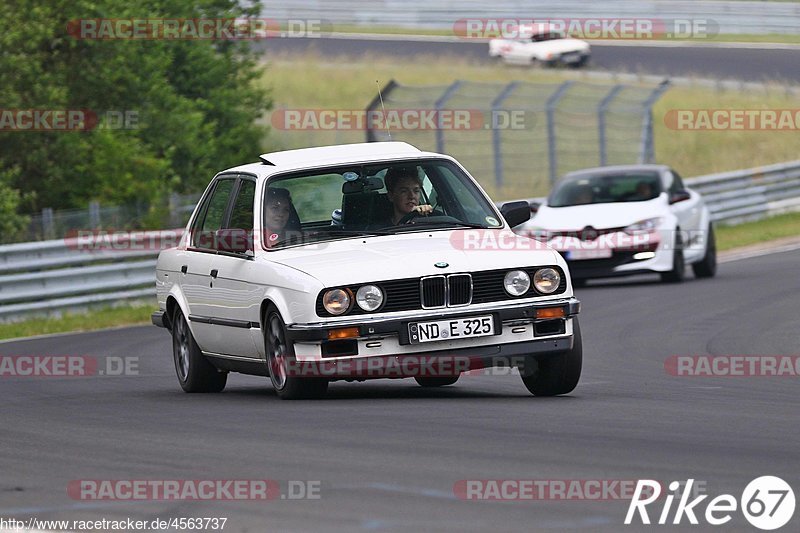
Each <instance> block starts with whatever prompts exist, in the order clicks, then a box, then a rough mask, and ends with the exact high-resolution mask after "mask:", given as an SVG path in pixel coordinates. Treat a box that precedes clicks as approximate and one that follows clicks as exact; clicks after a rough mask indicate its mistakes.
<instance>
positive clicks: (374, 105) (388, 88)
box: [309, 80, 397, 146]
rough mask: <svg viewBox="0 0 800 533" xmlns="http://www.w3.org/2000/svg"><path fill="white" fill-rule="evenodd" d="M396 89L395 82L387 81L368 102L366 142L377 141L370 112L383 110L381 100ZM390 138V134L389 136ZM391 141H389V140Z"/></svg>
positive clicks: (310, 144)
mask: <svg viewBox="0 0 800 533" xmlns="http://www.w3.org/2000/svg"><path fill="white" fill-rule="evenodd" d="M396 87H397V82H396V81H394V80H389V83H387V84H386V85H385V86H384V87H383V89H381V88H380V86H379V87H378V94H376V95H375V98H373V99H372V101H370V103H369V105H368V106H367V127H366V130H367V142H368V143H374V142H377V141H378V137H377V136H376V135H375V133H374V132H373V130H372V121H371V120H370V115H371V111H374V110H377V109H383V100H385V99H386V98H388V97H389V93H391V92H392V91H393V90H394V89H395V88H396ZM384 121H385V120H384ZM389 137H390V138H391V134H390V135H389ZM390 140H391V139H390ZM309 146H313V143H309Z"/></svg>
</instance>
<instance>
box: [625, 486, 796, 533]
mask: <svg viewBox="0 0 800 533" xmlns="http://www.w3.org/2000/svg"><path fill="white" fill-rule="evenodd" d="M693 484H694V479H689V480H687V481H686V483H685V484H683V483H680V482H678V481H673V482H672V483H670V484H669V491H670V493H668V494H666V497H664V499H663V502H664V503H663V506H662V507H661V512H660V513H659V514H658V518H657V519H656V517H655V516H654V517H653V519H654V520H657V521H656V522H655V523H657V524H660V525H664V524H668V523H671V524H673V525H678V524H680V523H681V521H682V520H683V519H684V517H685V518H686V520H687V521H688V522H689V523H690V524H693V525H697V524H699V523H700V522H699V521H698V516H699V517H700V518H703V519H705V522H706V523H707V524H710V525H712V526H721V525H724V524H727V523H728V522H730V521H731V520H732V519H733V515H734V513H736V512H737V510H741V512H742V514H743V515H744V517H745V518H746V519H747V521H748V522H750V524H751V525H752V526H754V527H756V528H758V529H761V530H765V531H771V530H774V529H778V528H780V527H783V526H784V525H786V524H787V523H788V522H789V520H791V519H792V515H794V508H795V498H794V491H793V490H792V487H790V486H789V484H788V483H786V482H785V481H784V480H782V479H781V478H779V477H775V476H761V477H759V478H756V479H754V480H753V481H751V482H750V483H748V485H747V486H746V487H745V488H744V491H742V496H741V498H740V499H739V500H737V499H736V497H735V496H733V495H731V494H720V495H719V496H716V497H715V498H713V499H711V500H709V501H708V502H706V503H705V511H704V512H702V511H701V509H702V505H701V504H702V503H704V500H705V499H706V498H708V495H707V494H702V495H699V496H696V497H695V498H694V499H692V500H691V501H690V500H689V498H690V496H692V495H693V494H692V486H693ZM682 486H685V487H686V488H685V489H683V490H681V487H682ZM661 489H662V485H661V483H659V482H658V481H654V480H649V479H640V480H639V481H638V482H637V484H636V489H635V490H634V493H633V499H632V500H631V504H630V506H629V507H628V514H627V515H626V516H625V525H630V524H632V523H635V522H637V517H638V520H640V521H641V523H642V524H650V523H652V522H651V518H650V515H649V514H648V509H647V507H648V505H651V504H653V503H654V502H656V501H657V500H659V499H660V498H661V497H662V496H663V495H662V494H661V492H662V490H661ZM676 497H677V498H678V504H677V506H676V507H675V511H674V514H673V511H672V504H673V501H674V500H675V499H676ZM657 506H658V505H654V506H653V507H657ZM650 511H658V509H657V508H656V509H653V508H651V509H650ZM670 515H672V520H671V521H670Z"/></svg>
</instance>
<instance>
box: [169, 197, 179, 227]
mask: <svg viewBox="0 0 800 533" xmlns="http://www.w3.org/2000/svg"><path fill="white" fill-rule="evenodd" d="M180 208H181V197H180V196H179V195H178V193H176V192H171V193H169V221H168V222H169V227H170V228H177V227H179V226H180V225H181V213H180Z"/></svg>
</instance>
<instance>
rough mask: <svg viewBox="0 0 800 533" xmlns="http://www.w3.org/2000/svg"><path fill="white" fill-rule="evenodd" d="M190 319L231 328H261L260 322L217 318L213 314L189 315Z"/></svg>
mask: <svg viewBox="0 0 800 533" xmlns="http://www.w3.org/2000/svg"><path fill="white" fill-rule="evenodd" d="M189 320H191V321H192V322H199V323H200V324H211V325H214V326H227V327H229V328H241V329H251V328H260V327H261V324H259V323H258V322H248V321H246V320H234V319H231V318H217V317H211V316H199V315H189Z"/></svg>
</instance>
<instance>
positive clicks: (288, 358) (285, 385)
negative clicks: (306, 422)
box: [264, 307, 328, 400]
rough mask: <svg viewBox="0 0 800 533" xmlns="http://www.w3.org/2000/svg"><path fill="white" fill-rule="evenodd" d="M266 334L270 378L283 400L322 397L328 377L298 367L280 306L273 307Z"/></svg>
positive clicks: (268, 316)
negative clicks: (288, 340) (311, 373)
mask: <svg viewBox="0 0 800 533" xmlns="http://www.w3.org/2000/svg"><path fill="white" fill-rule="evenodd" d="M265 324H266V332H265V334H264V337H265V338H264V341H265V345H266V346H265V347H266V350H267V364H268V365H269V378H270V381H272V386H273V387H274V388H275V392H276V393H277V394H278V397H279V398H281V399H282V400H302V399H311V398H322V397H323V396H325V393H326V392H327V391H328V380H327V379H325V378H318V377H306V376H303V375H302V374H301V373H299V372H298V371H297V365H296V364H295V357H294V347H293V346H292V345H291V344H290V343H288V342H287V341H286V325H285V324H284V323H283V319H282V318H281V315H280V313H278V310H277V309H275V308H274V307H273V308H270V310H268V311H267V317H266V322H265Z"/></svg>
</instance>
